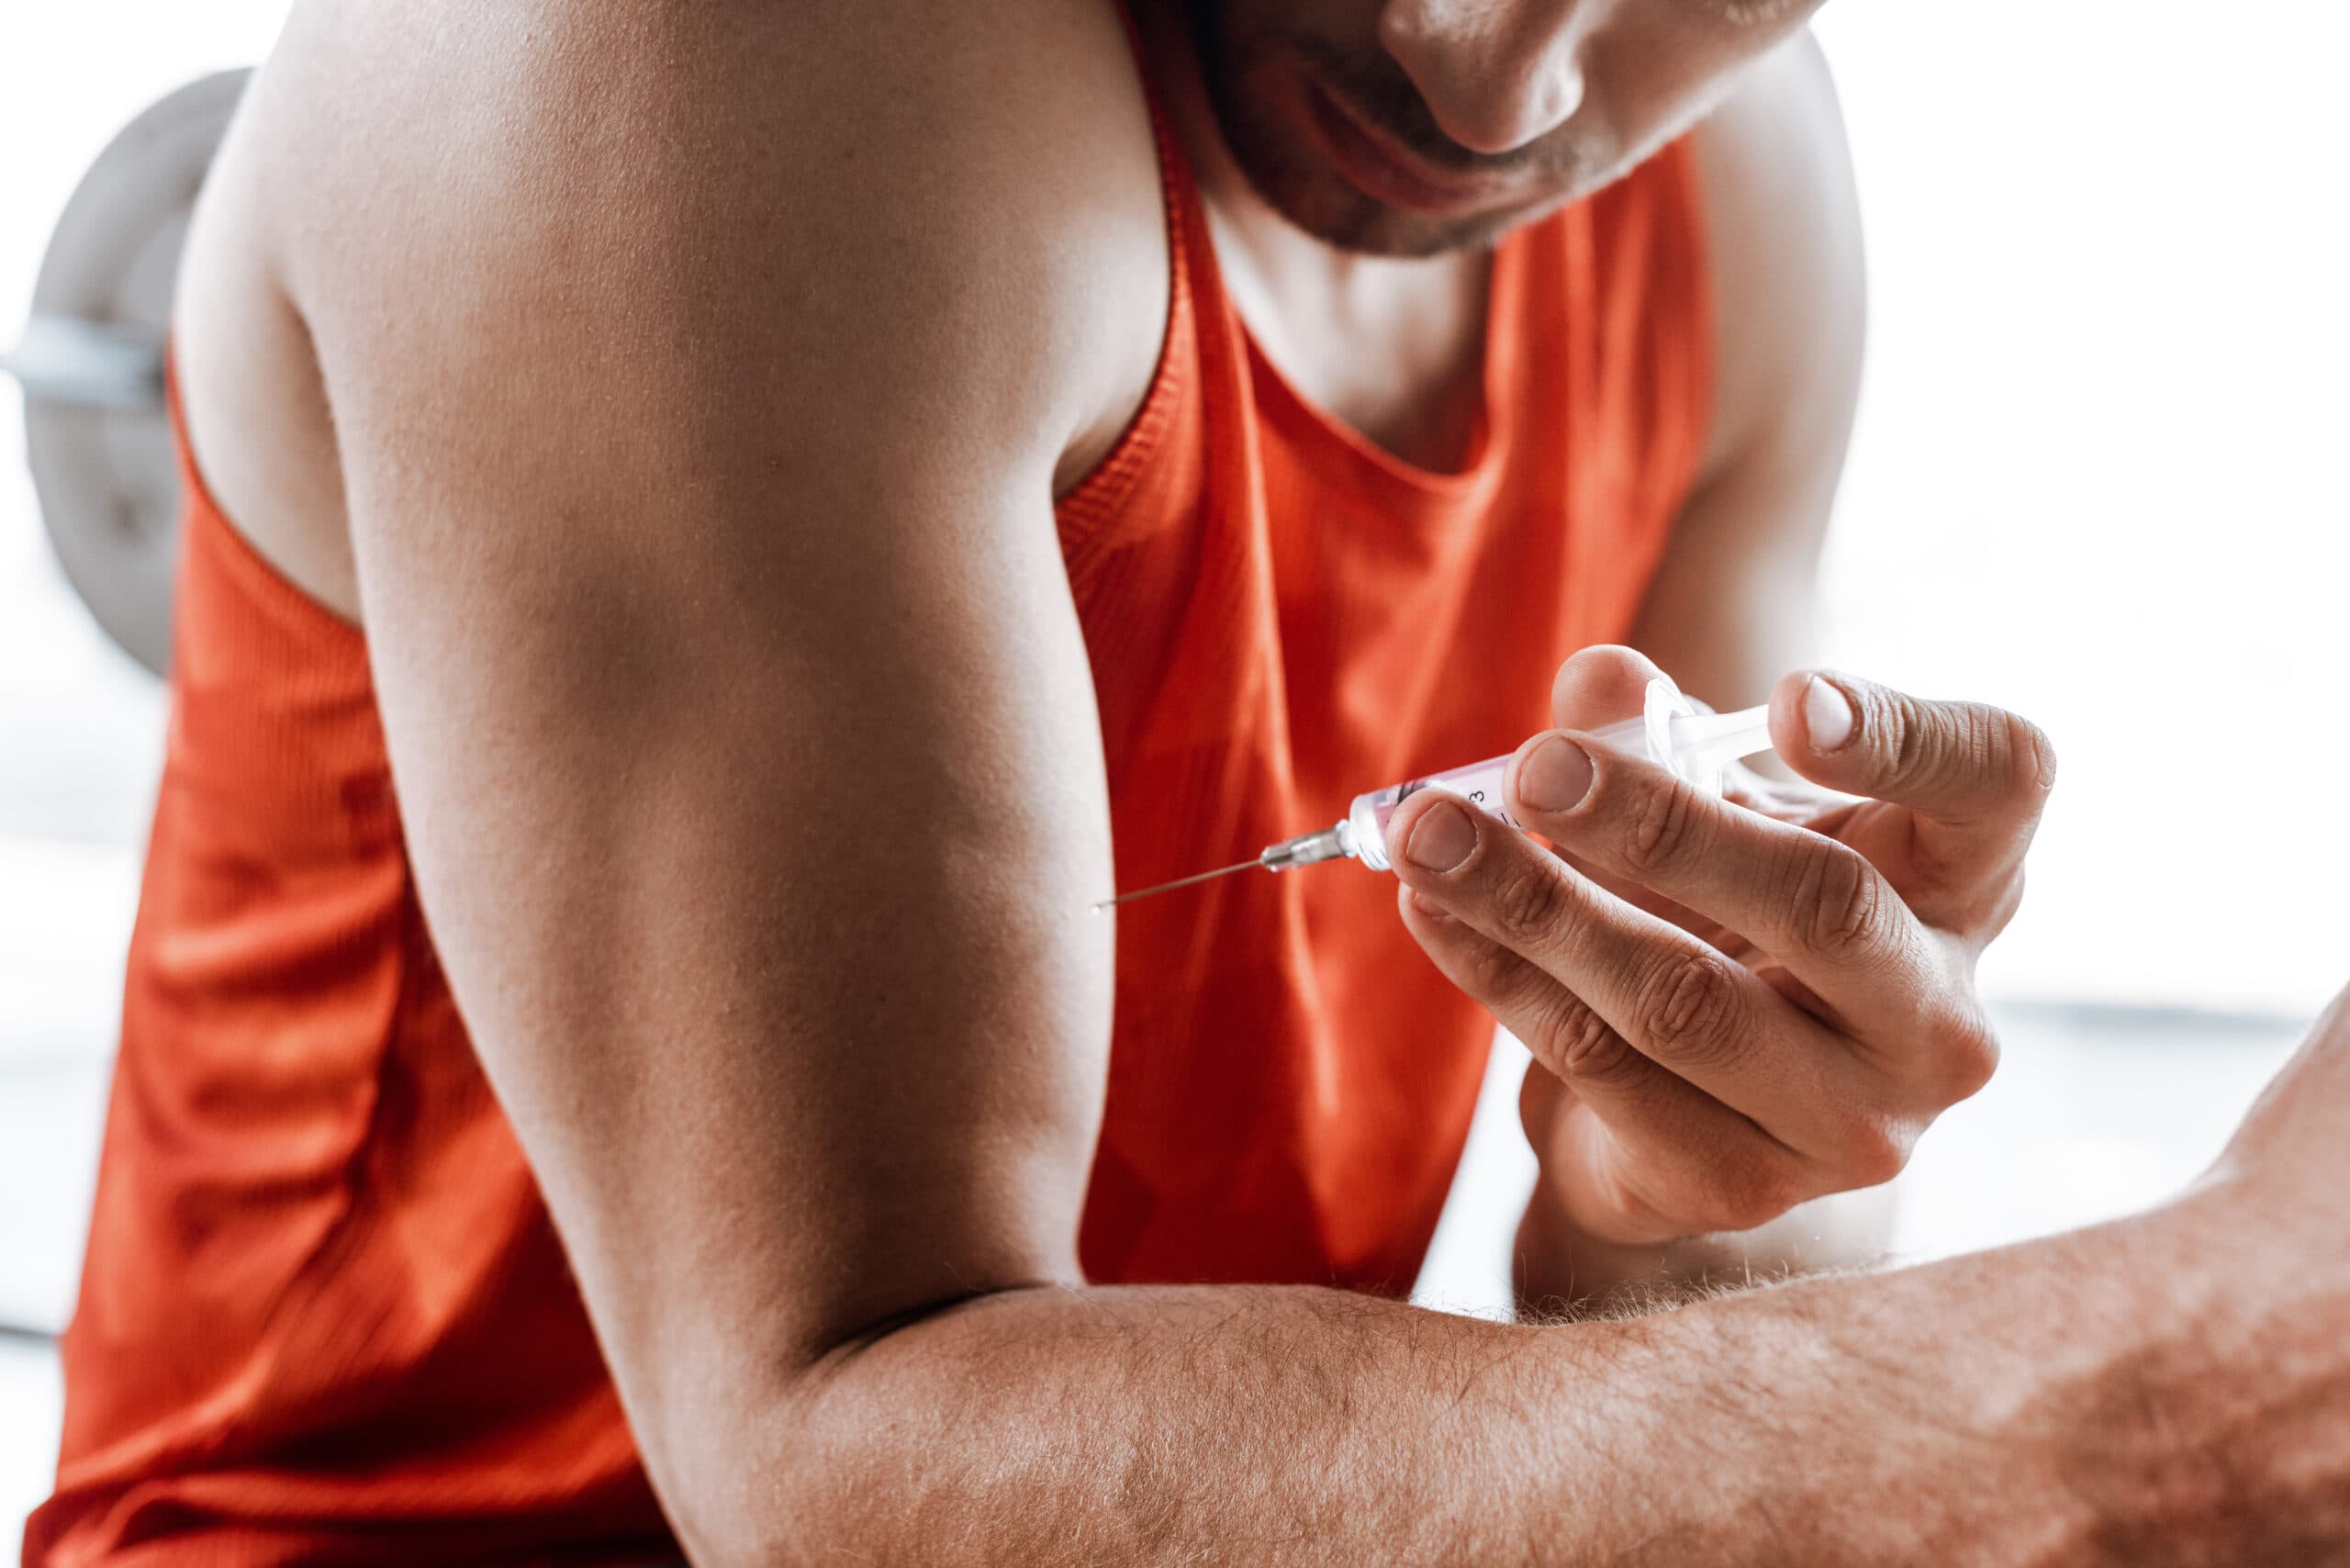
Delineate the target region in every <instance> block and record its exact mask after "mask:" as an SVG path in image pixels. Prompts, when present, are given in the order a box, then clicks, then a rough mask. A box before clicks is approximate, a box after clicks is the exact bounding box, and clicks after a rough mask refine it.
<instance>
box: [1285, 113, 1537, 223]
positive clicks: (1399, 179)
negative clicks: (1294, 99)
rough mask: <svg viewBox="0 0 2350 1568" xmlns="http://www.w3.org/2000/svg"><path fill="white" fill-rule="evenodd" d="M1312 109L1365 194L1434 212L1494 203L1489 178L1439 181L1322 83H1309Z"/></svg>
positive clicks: (1333, 151) (1334, 153)
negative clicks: (1396, 153)
mask: <svg viewBox="0 0 2350 1568" xmlns="http://www.w3.org/2000/svg"><path fill="white" fill-rule="evenodd" d="M1305 99H1306V108H1307V113H1308V114H1309V115H1310V116H1311V118H1313V121H1314V127H1315V130H1317V131H1318V132H1320V134H1321V140H1322V144H1323V146H1324V147H1325V148H1326V150H1327V151H1329V154H1330V157H1331V160H1332V161H1333V162H1336V163H1337V165H1338V170H1339V173H1341V174H1345V175H1346V177H1347V179H1348V182H1349V183H1350V184H1352V185H1354V186H1355V188H1356V189H1358V190H1360V191H1361V192H1362V194H1363V195H1365V196H1369V197H1371V199H1372V200H1373V201H1381V202H1385V203H1386V204H1387V205H1388V206H1390V207H1404V208H1407V209H1409V210H1410V211H1413V212H1418V213H1425V214H1427V216H1429V217H1431V218H1456V217H1460V215H1462V214H1464V213H1470V212H1475V211H1477V210H1478V209H1480V208H1482V207H1491V206H1493V205H1494V196H1495V195H1496V194H1497V191H1496V188H1495V186H1494V185H1493V183H1492V182H1490V181H1485V180H1479V181H1474V182H1469V183H1455V184H1438V182H1435V181H1432V180H1429V179H1427V178H1424V177H1423V176H1421V175H1419V174H1414V173H1413V172H1412V171H1411V170H1409V169H1407V168H1405V167H1404V165H1403V164H1402V163H1401V162H1398V161H1397V160H1396V159H1395V158H1394V157H1393V156H1392V155H1391V154H1390V153H1389V152H1388V151H1387V150H1386V149H1385V148H1383V147H1382V146H1381V145H1380V144H1379V143H1378V142H1377V141H1376V140H1373V139H1372V137H1371V133H1370V132H1368V131H1366V130H1364V129H1362V128H1361V127H1360V126H1359V125H1357V124H1356V123H1355V122H1354V120H1353V119H1351V118H1348V114H1347V111H1346V110H1344V109H1342V108H1340V107H1338V106H1337V104H1335V103H1333V102H1331V100H1330V98H1329V96H1328V95H1326V94H1325V93H1324V92H1323V91H1322V89H1321V88H1319V87H1316V86H1313V85H1311V84H1309V85H1308V86H1307V87H1306V89H1305Z"/></svg>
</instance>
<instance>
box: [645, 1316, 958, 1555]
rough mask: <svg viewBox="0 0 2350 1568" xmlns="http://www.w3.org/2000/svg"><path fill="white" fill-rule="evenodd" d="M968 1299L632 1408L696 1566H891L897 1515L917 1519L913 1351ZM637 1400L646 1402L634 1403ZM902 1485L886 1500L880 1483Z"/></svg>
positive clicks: (737, 1365)
mask: <svg viewBox="0 0 2350 1568" xmlns="http://www.w3.org/2000/svg"><path fill="white" fill-rule="evenodd" d="M979 1299H980V1297H979V1296H961V1297H957V1298H955V1299H953V1300H949V1301H945V1302H939V1303H935V1304H933V1305H925V1306H923V1307H920V1308H917V1309H914V1310H912V1311H909V1312H905V1313H901V1314H898V1315H896V1316H892V1317H890V1318H888V1319H886V1320H883V1321H882V1322H879V1323H877V1324H871V1325H867V1326H865V1327H858V1328H856V1329H854V1330H851V1331H848V1332H845V1333H837V1334H831V1335H827V1336H825V1337H823V1338H822V1339H821V1340H820V1341H819V1342H816V1343H813V1344H811V1345H810V1346H808V1347H806V1348H805V1349H803V1350H798V1351H795V1352H793V1353H790V1354H787V1355H782V1356H778V1357H777V1358H775V1360H774V1361H773V1362H772V1363H771V1366H770V1370H769V1371H768V1372H767V1374H766V1375H764V1376H761V1375H757V1374H755V1373H747V1372H745V1370H744V1367H743V1366H742V1365H741V1362H740V1358H739V1356H738V1357H733V1358H729V1357H724V1356H721V1357H719V1358H716V1359H717V1360H719V1361H731V1362H732V1363H733V1364H732V1366H731V1368H729V1367H718V1368H712V1369H711V1375H705V1376H703V1377H700V1378H699V1379H689V1380H679V1381H678V1382H677V1383H675V1384H673V1385H672V1386H674V1387H677V1388H678V1389H679V1390H680V1392H681V1393H683V1392H684V1391H685V1390H686V1389H688V1388H692V1389H694V1390H695V1391H696V1392H693V1393H686V1394H684V1396H683V1397H673V1398H656V1399H655V1401H654V1402H653V1405H654V1407H653V1408H652V1409H650V1410H647V1411H646V1412H645V1413H644V1415H643V1417H635V1416H634V1415H633V1414H632V1425H634V1426H635V1427H636V1428H637V1430H638V1437H639V1442H640V1444H641V1446H642V1447H643V1451H644V1458H645V1463H646V1467H647V1469H648V1471H649V1472H650V1473H652V1475H653V1479H654V1484H655V1491H656V1492H657V1493H658V1494H659V1495H660V1498H661V1503H662V1506H663V1509H664V1510H665V1512H666V1514H667V1516H668V1518H669V1521H670V1524H671V1526H672V1528H673V1529H676V1531H677V1537H678V1540H679V1541H680V1543H681V1544H683V1546H684V1547H685V1549H686V1555H687V1557H688V1560H689V1561H690V1562H693V1563H694V1564H695V1568H797V1565H799V1564H802V1563H826V1564H830V1563H835V1562H841V1561H843V1560H847V1561H851V1562H857V1561H866V1560H872V1561H890V1560H893V1556H894V1554H893V1552H892V1551H890V1543H889V1537H890V1530H889V1528H888V1521H889V1519H890V1518H906V1517H909V1511H910V1510H911V1511H912V1514H915V1515H918V1514H919V1512H920V1509H919V1507H918V1506H917V1505H918V1499H917V1498H913V1497H909V1496H907V1495H904V1494H905V1490H906V1487H907V1486H908V1485H909V1484H918V1475H917V1474H916V1473H912V1472H910V1471H909V1470H908V1468H907V1466H906V1464H905V1458H906V1456H907V1455H908V1454H909V1453H910V1452H911V1451H912V1444H911V1442H910V1441H908V1440H906V1439H905V1438H904V1437H903V1435H902V1428H903V1426H904V1424H905V1423H906V1422H908V1421H909V1420H911V1419H914V1418H915V1416H914V1414H913V1412H915V1411H916V1410H918V1409H919V1407H920V1405H921V1399H920V1394H919V1389H918V1387H916V1388H909V1387H908V1385H907V1379H908V1377H909V1376H912V1377H913V1378H915V1379H917V1380H918V1379H919V1377H920V1373H919V1371H918V1370H917V1369H913V1368H910V1367H909V1366H908V1365H907V1363H906V1361H905V1360H904V1358H903V1356H902V1354H901V1352H902V1351H903V1350H904V1349H905V1341H906V1340H907V1338H909V1337H911V1336H912V1335H913V1334H914V1333H915V1332H916V1331H917V1329H918V1328H919V1327H921V1326H922V1325H924V1324H927V1323H930V1322H932V1321H933V1320H934V1319H936V1318H938V1317H940V1316H945V1315H946V1314H948V1313H951V1312H954V1311H956V1310H957V1309H958V1308H960V1307H963V1306H965V1305H969V1304H970V1303H971V1302H974V1301H977V1300H979ZM633 1403H634V1402H632V1404H633ZM883 1475H888V1476H890V1477H892V1480H891V1483H890V1485H891V1487H892V1491H891V1493H890V1495H889V1497H888V1499H887V1501H888V1503H889V1506H888V1507H887V1508H886V1509H885V1508H883V1507H882V1506H881V1504H882V1502H883V1501H884V1495H883V1493H882V1491H881V1488H880V1486H879V1484H878V1480H877V1478H878V1477H879V1476H883Z"/></svg>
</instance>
